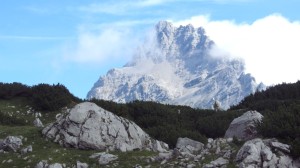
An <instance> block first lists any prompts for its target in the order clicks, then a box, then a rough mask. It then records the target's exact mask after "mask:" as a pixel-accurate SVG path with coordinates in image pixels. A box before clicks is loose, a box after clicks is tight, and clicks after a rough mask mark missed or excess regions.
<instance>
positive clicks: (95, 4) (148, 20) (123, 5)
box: [0, 0, 300, 98]
mask: <svg viewBox="0 0 300 168" xmlns="http://www.w3.org/2000/svg"><path fill="white" fill-rule="evenodd" d="M299 7H300V1H299V0H289V1H286V0H190V1H188V0H186V1H184V0H136V1H131V0H127V1H125V0H119V1H118V0H107V1H105V0H103V1H95V0H94V1H92V0H78V1H74V0H64V1H59V0H26V1H20V0H9V1H3V2H2V3H1V6H0V21H1V26H0V81H1V82H21V83H24V84H27V85H34V84H38V83H49V84H56V83H61V84H64V85H65V86H67V87H68V88H69V90H70V91H71V92H72V93H73V94H74V95H75V96H78V97H80V98H85V96H86V94H87V92H88V91H89V90H90V88H91V87H92V86H93V84H94V82H96V81H97V80H98V78H99V77H100V76H101V75H105V73H106V72H107V71H108V70H109V69H111V68H114V67H121V66H123V65H124V64H125V63H126V62H127V61H129V60H130V58H131V56H132V54H133V52H134V50H135V48H136V47H137V46H138V44H139V43H140V42H141V41H142V40H143V38H145V36H146V34H147V32H148V31H149V30H150V29H151V28H152V27H153V26H154V25H155V24H156V23H157V22H158V21H160V20H169V21H172V22H174V24H175V25H179V24H187V23H192V24H194V25H195V26H203V25H205V26H206V27H205V26H204V28H206V29H208V28H209V29H210V30H207V33H208V35H209V36H210V37H211V38H212V40H216V42H218V43H219V44H220V46H221V48H222V51H224V52H228V53H229V54H231V55H236V56H237V57H241V58H243V59H244V60H245V63H246V67H247V65H249V66H248V72H250V73H253V74H254V77H256V76H257V77H258V79H259V81H262V82H265V83H267V84H269V85H271V84H276V83H280V82H295V81H296V80H299V75H298V74H300V72H299V69H300V68H298V66H297V65H296V64H294V63H295V62H296V61H298V60H297V58H298V57H299V56H300V55H298V54H300V53H299V51H297V50H298V48H297V46H295V43H297V42H298V41H297V39H298V37H299V36H300V31H299V30H300V29H298V28H299V25H300V23H299V22H300V15H299ZM202 23H203V25H201V24H202ZM269 30H270V31H269ZM248 32H249V35H248V36H245V37H244V39H239V38H238V37H241V36H243V35H244V34H248ZM239 33H240V34H241V35H240V34H239ZM268 33H269V34H268ZM271 33H272V34H271ZM224 34H225V35H228V36H223V35H224ZM231 37H232V38H231ZM214 38H215V39H214ZM260 38H261V39H260ZM273 38H274V39H273ZM229 39H235V40H231V41H230V40H229ZM245 39H246V40H245ZM299 39H300V38H299ZM239 40H244V41H247V42H240V41H239ZM251 40H253V41H251ZM257 41H258V42H257ZM274 41H278V43H276V42H274ZM259 42H261V43H259ZM218 43H217V44H218ZM254 43H255V44H254ZM266 43H267V44H266ZM256 44H257V45H256ZM298 44H300V43H298ZM262 45H263V46H266V47H261V46H262ZM278 46H279V47H278ZM279 48H281V50H277V49H279ZM270 50H272V52H270ZM258 51H259V52H258ZM266 55H268V57H267V56H266ZM275 58H276V59H275ZM268 60H271V64H272V65H273V66H271V65H270V63H269V62H267V61H268ZM273 60H274V61H273ZM286 60H290V62H286ZM272 61H273V62H274V63H272ZM259 63H260V64H261V65H260V66H261V68H258V67H259V65H258V64H259ZM276 63H280V64H281V65H280V64H276ZM263 64H265V69H269V71H264V69H263ZM268 66H270V67H268ZM276 67H277V68H276ZM278 69H281V70H282V71H278V72H276V73H272V71H274V72H275V70H278ZM284 69H286V71H283V70H284ZM258 70H259V71H258ZM262 71H264V72H266V73H265V74H264V73H261V72H262ZM281 73H282V74H281ZM287 73H288V74H290V75H286V74H287ZM291 74H292V75H291ZM280 75H282V77H281V76H280ZM286 76H289V78H286V79H285V78H284V77H286Z"/></svg>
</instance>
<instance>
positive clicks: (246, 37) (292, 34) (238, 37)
mask: <svg viewBox="0 0 300 168" xmlns="http://www.w3.org/2000/svg"><path fill="white" fill-rule="evenodd" d="M188 23H191V24H193V25H194V26H197V27H199V26H202V27H204V28H205V30H206V33H207V35H208V36H210V38H211V39H212V40H213V41H215V43H216V44H217V45H218V47H219V48H220V49H221V50H224V51H226V53H229V54H230V55H231V56H234V57H239V58H243V59H244V60H245V63H246V71H247V72H249V73H251V74H252V75H253V76H254V77H255V78H256V80H257V81H258V82H260V81H262V82H264V83H265V84H267V85H272V84H277V83H281V82H296V81H297V80H300V75H299V74H300V68H299V67H300V66H299V63H300V49H299V44H300V23H299V22H297V21H290V20H288V19H287V18H285V17H283V16H281V15H279V14H272V15H269V16H267V17H264V18H261V19H258V20H256V21H254V22H253V23H250V24H249V23H236V22H234V21H232V20H217V21H214V20H210V18H209V16H195V17H192V18H190V19H187V20H182V21H174V24H175V25H186V24H188Z"/></svg>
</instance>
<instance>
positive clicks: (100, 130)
mask: <svg viewBox="0 0 300 168" xmlns="http://www.w3.org/2000/svg"><path fill="white" fill-rule="evenodd" d="M42 132H43V134H44V135H45V136H46V137H47V138H50V139H54V141H55V142H59V143H60V144H61V145H63V146H66V147H75V148H80V149H99V150H104V149H107V150H111V151H113V150H120V151H123V152H125V151H132V150H134V149H150V150H154V151H164V150H166V149H167V148H168V145H167V144H165V143H163V142H160V141H157V140H154V139H152V138H151V137H150V136H149V135H148V134H146V133H145V132H144V131H143V130H142V129H141V128H140V127H139V126H137V125H136V124H135V123H133V122H132V121H129V120H127V119H124V118H122V117H118V116H116V115H114V114H113V113H111V112H108V111H106V110H104V109H102V108H100V107H98V106H97V105H96V104H94V103H89V102H84V103H80V104H78V105H76V106H75V107H74V108H73V109H71V111H70V113H69V114H67V115H66V116H65V117H63V116H61V117H59V118H58V119H57V121H56V122H54V123H52V124H50V125H49V126H47V127H46V128H44V129H43V131H42Z"/></svg>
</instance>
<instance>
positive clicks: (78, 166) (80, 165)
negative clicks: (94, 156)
mask: <svg viewBox="0 0 300 168" xmlns="http://www.w3.org/2000/svg"><path fill="white" fill-rule="evenodd" d="M88 167H89V165H88V164H87V163H81V162H80V161H77V162H76V168H88Z"/></svg>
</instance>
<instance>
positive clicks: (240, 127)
mask: <svg viewBox="0 0 300 168" xmlns="http://www.w3.org/2000/svg"><path fill="white" fill-rule="evenodd" d="M262 118H263V116H262V115H261V114H260V113H259V112H257V111H248V112H246V113H244V114H243V115H242V116H240V117H238V118H235V119H234V120H233V121H232V122H231V123H230V126H229V128H228V129H227V131H226V133H225V138H233V137H236V138H238V139H240V140H249V139H253V138H255V137H256V136H257V130H256V128H255V124H256V122H261V120H262Z"/></svg>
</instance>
